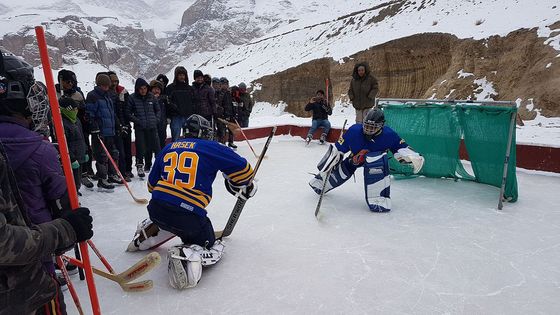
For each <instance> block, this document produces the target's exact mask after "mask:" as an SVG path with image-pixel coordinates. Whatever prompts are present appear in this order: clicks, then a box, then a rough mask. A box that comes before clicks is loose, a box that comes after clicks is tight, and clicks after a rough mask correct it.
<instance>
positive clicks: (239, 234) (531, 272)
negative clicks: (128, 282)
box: [66, 136, 560, 315]
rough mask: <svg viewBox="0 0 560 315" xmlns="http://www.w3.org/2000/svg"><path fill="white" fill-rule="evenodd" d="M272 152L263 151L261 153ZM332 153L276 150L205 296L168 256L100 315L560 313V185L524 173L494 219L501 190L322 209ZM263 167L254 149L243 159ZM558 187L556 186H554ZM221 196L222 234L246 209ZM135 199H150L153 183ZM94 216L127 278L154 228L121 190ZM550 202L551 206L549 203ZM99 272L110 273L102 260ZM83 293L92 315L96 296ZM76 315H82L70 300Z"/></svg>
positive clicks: (469, 187) (424, 186)
mask: <svg viewBox="0 0 560 315" xmlns="http://www.w3.org/2000/svg"><path fill="white" fill-rule="evenodd" d="M263 143H264V140H263V139H259V140H255V141H253V144H254V146H255V149H256V150H260V148H261V147H262V144H263ZM325 149H326V147H325V146H320V145H316V144H312V145H310V146H309V147H305V146H304V144H303V140H301V139H300V138H292V137H288V136H278V137H276V138H275V140H273V142H272V144H271V146H270V149H269V152H268V154H267V155H268V158H267V159H265V160H264V161H263V164H262V166H261V168H260V170H259V173H258V175H257V178H258V180H259V181H258V183H259V190H258V192H257V194H256V196H255V197H254V198H252V199H250V200H249V201H248V202H247V205H246V207H245V209H244V211H243V213H242V214H241V217H240V219H239V221H238V223H237V226H236V228H235V230H234V231H233V233H232V235H231V236H230V237H229V238H227V239H226V243H225V244H226V249H225V250H226V252H225V254H224V257H223V259H222V260H221V261H220V262H219V263H218V264H216V265H214V266H213V267H209V268H207V269H205V270H204V272H203V275H202V279H201V281H200V283H199V284H198V286H196V287H195V288H192V289H188V290H185V291H176V290H174V289H172V288H171V287H170V286H169V284H168V283H167V267H166V258H165V254H166V249H167V248H169V246H171V245H172V244H175V243H177V241H176V240H175V241H173V242H170V243H168V244H165V245H163V246H162V247H160V248H159V249H158V250H157V251H158V252H159V253H160V254H161V255H162V258H163V261H162V264H161V265H160V266H158V267H157V268H156V269H155V270H153V271H152V272H151V273H149V274H148V275H147V276H145V277H144V278H149V279H153V280H154V288H153V289H152V290H151V291H148V292H145V293H125V292H123V291H122V290H121V289H120V288H119V286H118V285H116V284H115V283H113V282H111V281H108V280H105V279H103V278H99V277H96V283H97V289H98V293H99V298H100V301H101V307H102V311H103V314H136V315H142V314H150V315H151V314H180V313H181V314H182V313H189V314H265V313H266V314H319V313H320V314H401V313H418V314H528V313H545V314H553V313H557V312H558V309H560V300H559V299H558V298H557V297H558V290H559V286H558V284H559V283H560V267H559V266H558V263H557V262H558V260H559V259H560V247H559V246H558V244H560V234H559V233H558V227H559V226H560V210H559V209H558V204H559V203H560V196H559V195H558V194H557V191H558V187H559V185H560V177H558V176H557V175H556V176H542V175H536V174H533V173H529V172H525V171H519V172H518V180H519V190H520V197H519V201H518V202H517V203H514V204H506V205H505V206H504V210H503V211H497V210H496V204H497V197H498V193H499V192H498V189H497V188H495V187H491V186H487V185H482V184H477V183H474V182H463V181H459V182H454V181H452V180H445V179H429V178H422V177H420V178H415V179H408V180H393V182H392V187H391V191H392V198H393V199H392V202H393V207H392V211H391V212H390V213H385V214H379V213H372V212H370V211H369V210H368V208H367V206H366V204H365V201H364V192H363V184H362V182H363V177H362V173H361V172H360V171H358V172H356V182H354V180H352V179H350V180H349V181H348V182H347V183H346V184H345V185H343V186H341V187H339V188H338V189H336V190H334V191H332V192H331V193H329V194H327V195H326V197H325V199H324V201H323V207H322V210H321V213H322V217H321V220H320V221H317V220H316V219H315V217H314V216H313V211H314V209H315V205H316V203H317V199H318V196H317V195H316V194H315V193H314V192H313V191H312V190H311V189H310V188H309V187H308V185H307V181H308V180H309V178H310V175H309V174H308V172H313V171H314V170H315V169H314V168H315V164H316V162H317V161H318V160H319V159H320V157H321V156H322V155H323V153H324V151H325ZM238 152H239V153H240V154H241V155H243V156H245V157H247V158H248V160H249V161H250V162H251V163H254V162H255V159H254V158H253V157H252V154H251V152H250V151H249V150H248V148H247V146H246V145H245V144H244V143H240V148H239V151H238ZM549 175H550V174H549ZM219 178H220V177H218V180H217V181H216V182H215V185H214V196H213V199H212V203H211V204H210V206H209V208H208V210H209V216H210V218H211V220H212V221H213V223H214V227H215V228H216V229H222V228H223V227H224V225H225V222H226V221H227V217H228V216H229V213H230V211H231V209H232V207H233V204H234V202H235V200H234V198H233V197H232V196H230V195H229V194H228V193H227V192H226V191H225V189H224V187H223V183H222V181H221V180H219ZM131 184H132V185H131V186H132V189H133V191H134V192H135V193H136V194H137V195H138V196H141V197H149V195H148V192H147V191H146V183H145V182H143V181H139V180H138V179H137V178H135V179H133V182H132V183H131ZM83 192H84V196H83V197H82V199H81V203H82V204H83V205H84V206H88V207H90V208H91V209H92V213H93V216H94V226H95V235H94V238H93V240H94V242H95V243H96V245H97V247H99V248H100V249H101V250H102V252H103V253H104V254H105V255H106V257H107V258H108V259H109V261H110V262H111V263H112V265H113V266H114V268H115V269H116V270H117V271H123V270H124V269H126V268H128V267H129V266H131V265H132V264H133V263H134V262H136V261H137V260H139V259H140V258H141V257H143V255H145V253H127V252H125V251H124V249H125V248H126V246H127V244H128V242H129V241H130V239H131V237H132V235H133V233H134V231H135V229H136V222H137V221H139V220H140V219H142V218H143V217H145V216H146V214H147V211H146V209H145V206H141V205H138V204H135V203H134V202H133V201H132V200H131V198H130V197H129V196H128V194H127V192H126V190H125V189H124V187H119V188H117V189H116V192H115V193H113V194H106V193H98V192H90V191H83ZM543 196H546V197H545V198H543ZM94 265H95V266H101V263H100V262H99V261H97V260H96V259H94ZM74 284H75V285H76V286H77V290H78V292H79V295H80V297H81V301H82V304H83V307H84V310H86V312H88V313H89V312H90V310H91V309H90V308H89V300H88V296H87V292H86V291H87V290H86V286H85V282H80V281H78V280H77V277H76V278H74ZM66 301H67V303H68V305H69V310H70V314H76V313H77V312H76V311H75V309H74V307H73V304H72V301H71V299H70V297H69V295H68V294H67V298H66Z"/></svg>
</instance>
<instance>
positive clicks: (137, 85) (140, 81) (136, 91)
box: [134, 78, 150, 93]
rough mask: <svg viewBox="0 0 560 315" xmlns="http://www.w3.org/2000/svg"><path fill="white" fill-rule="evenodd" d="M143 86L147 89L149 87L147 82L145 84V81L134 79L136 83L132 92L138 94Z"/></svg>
mask: <svg viewBox="0 0 560 315" xmlns="http://www.w3.org/2000/svg"><path fill="white" fill-rule="evenodd" d="M143 86H147V87H149V86H150V85H149V84H148V82H146V80H144V79H142V78H138V79H136V83H134V92H135V93H138V89H140V88H141V87H143Z"/></svg>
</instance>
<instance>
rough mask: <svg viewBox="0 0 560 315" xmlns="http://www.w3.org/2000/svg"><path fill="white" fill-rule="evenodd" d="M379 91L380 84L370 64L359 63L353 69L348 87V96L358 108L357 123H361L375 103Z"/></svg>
mask: <svg viewBox="0 0 560 315" xmlns="http://www.w3.org/2000/svg"><path fill="white" fill-rule="evenodd" d="M377 92H379V84H378V82H377V79H376V78H375V77H374V76H373V74H371V71H370V69H369V66H368V64H367V63H365V62H361V63H357V64H356V65H355V66H354V71H352V81H351V82H350V88H349V89H348V97H349V98H350V101H351V102H352V106H354V108H355V109H356V123H361V122H362V121H363V120H364V116H365V115H366V114H367V112H368V111H369V110H370V109H371V108H372V107H373V106H374V105H375V97H376V96H377Z"/></svg>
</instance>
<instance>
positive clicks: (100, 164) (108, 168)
mask: <svg viewBox="0 0 560 315" xmlns="http://www.w3.org/2000/svg"><path fill="white" fill-rule="evenodd" d="M103 143H105V146H106V147H107V150H108V151H109V153H111V156H112V157H113V160H115V162H117V161H118V160H119V150H117V148H116V147H115V137H114V136H110V137H103ZM91 144H92V150H93V156H94V158H95V167H96V168H97V176H98V177H99V178H100V179H106V178H107V175H116V174H117V172H116V170H115V168H114V167H113V165H112V164H111V163H110V162H109V158H108V157H107V154H106V153H105V150H103V147H102V146H101V143H100V142H99V138H98V137H97V136H96V135H93V136H92V137H91Z"/></svg>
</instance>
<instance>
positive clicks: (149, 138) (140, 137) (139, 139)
mask: <svg viewBox="0 0 560 315" xmlns="http://www.w3.org/2000/svg"><path fill="white" fill-rule="evenodd" d="M134 136H135V137H136V142H135V143H136V165H139V164H144V159H146V161H145V162H146V163H145V165H148V166H151V165H152V152H159V149H160V146H159V137H158V133H157V129H156V128H150V129H135V130H134Z"/></svg>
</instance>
